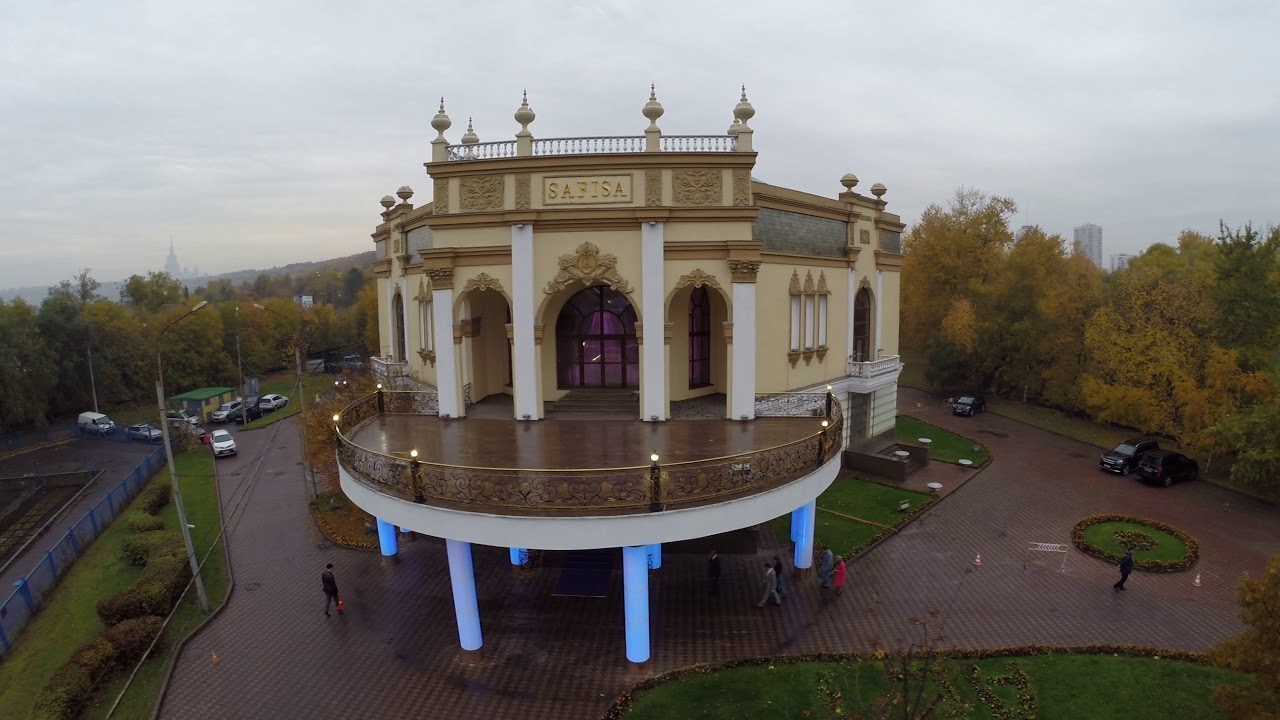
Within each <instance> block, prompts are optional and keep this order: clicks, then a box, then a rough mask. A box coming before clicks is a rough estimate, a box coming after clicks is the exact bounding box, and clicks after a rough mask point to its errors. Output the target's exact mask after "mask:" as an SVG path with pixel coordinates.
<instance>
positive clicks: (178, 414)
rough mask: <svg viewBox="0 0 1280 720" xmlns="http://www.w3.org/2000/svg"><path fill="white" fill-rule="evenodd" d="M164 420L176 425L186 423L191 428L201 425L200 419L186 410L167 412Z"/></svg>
mask: <svg viewBox="0 0 1280 720" xmlns="http://www.w3.org/2000/svg"><path fill="white" fill-rule="evenodd" d="M164 418H165V420H168V421H169V422H170V423H172V424H174V425H180V424H182V423H186V424H188V425H190V426H191V427H197V426H199V425H200V418H198V417H196V416H195V415H192V414H191V413H189V412H187V411H186V410H165V411H164Z"/></svg>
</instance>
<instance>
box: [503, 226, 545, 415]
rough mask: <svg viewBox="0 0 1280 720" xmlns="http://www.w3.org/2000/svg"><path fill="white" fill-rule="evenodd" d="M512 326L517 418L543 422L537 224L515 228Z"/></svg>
mask: <svg viewBox="0 0 1280 720" xmlns="http://www.w3.org/2000/svg"><path fill="white" fill-rule="evenodd" d="M511 301H512V307H511V325H512V328H511V330H512V335H513V336H514V337H513V338H512V342H513V344H514V347H513V352H512V356H513V357H512V362H513V363H514V366H513V367H512V368H511V377H512V382H513V383H515V388H514V390H515V403H514V404H515V417H516V419H517V420H524V419H528V420H539V419H541V418H542V404H541V403H539V402H538V357H537V352H538V348H537V346H536V345H535V344H534V338H533V336H534V333H533V310H534V304H535V302H534V301H535V298H534V287H533V225H530V224H520V225H512V226H511Z"/></svg>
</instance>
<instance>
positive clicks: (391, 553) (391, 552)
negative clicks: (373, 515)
mask: <svg viewBox="0 0 1280 720" xmlns="http://www.w3.org/2000/svg"><path fill="white" fill-rule="evenodd" d="M378 547H379V548H380V549H381V550H382V557H395V556H396V553H397V552H399V550H400V546H399V544H398V543H397V541H396V526H395V525H392V524H391V523H389V522H387V521H386V520H383V519H382V518H378Z"/></svg>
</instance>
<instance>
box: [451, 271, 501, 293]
mask: <svg viewBox="0 0 1280 720" xmlns="http://www.w3.org/2000/svg"><path fill="white" fill-rule="evenodd" d="M473 290H474V291H477V292H480V291H484V290H497V291H498V292H500V293H503V294H506V293H505V292H503V289H502V283H500V282H498V279H497V278H495V277H493V276H491V275H489V274H488V273H480V274H479V275H476V276H475V277H473V278H471V279H470V280H468V281H467V284H465V285H463V286H462V292H471V291H473Z"/></svg>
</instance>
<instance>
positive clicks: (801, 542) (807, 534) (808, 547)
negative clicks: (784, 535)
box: [792, 500, 818, 570]
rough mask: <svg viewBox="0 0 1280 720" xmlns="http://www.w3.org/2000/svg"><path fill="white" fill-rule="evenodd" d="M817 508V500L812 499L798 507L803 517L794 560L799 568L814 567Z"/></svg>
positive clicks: (797, 510)
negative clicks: (814, 525)
mask: <svg viewBox="0 0 1280 720" xmlns="http://www.w3.org/2000/svg"><path fill="white" fill-rule="evenodd" d="M817 510H818V508H817V501H816V500H810V501H809V502H808V503H806V504H804V505H801V506H800V507H799V508H797V509H796V512H797V513H800V517H801V518H802V519H801V521H800V528H799V535H800V537H798V538H796V555H795V558H794V559H793V560H792V562H793V563H794V564H795V566H796V569H797V570H799V569H808V568H811V567H813V521H814V513H816V512H817Z"/></svg>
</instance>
